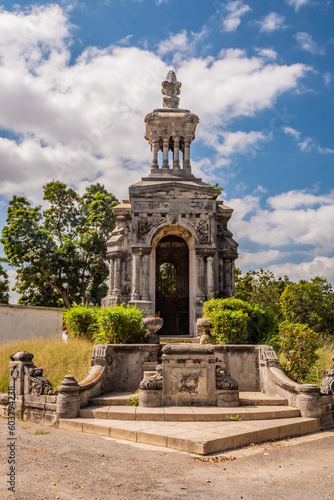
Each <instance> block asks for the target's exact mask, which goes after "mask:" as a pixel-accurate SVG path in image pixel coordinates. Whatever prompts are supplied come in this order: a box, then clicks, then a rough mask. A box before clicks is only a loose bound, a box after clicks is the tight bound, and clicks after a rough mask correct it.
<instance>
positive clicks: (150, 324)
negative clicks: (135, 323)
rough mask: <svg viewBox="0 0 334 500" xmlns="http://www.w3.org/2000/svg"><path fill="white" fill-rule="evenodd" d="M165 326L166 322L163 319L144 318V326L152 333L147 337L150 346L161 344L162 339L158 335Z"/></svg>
mask: <svg viewBox="0 0 334 500" xmlns="http://www.w3.org/2000/svg"><path fill="white" fill-rule="evenodd" d="M163 324H164V320H163V319H162V318H153V317H148V318H143V325H144V327H145V328H147V329H148V331H149V332H150V333H149V334H148V337H147V341H148V343H149V344H159V342H160V339H159V336H158V335H157V331H158V330H160V328H161V327H162V325H163Z"/></svg>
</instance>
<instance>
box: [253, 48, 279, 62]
mask: <svg viewBox="0 0 334 500" xmlns="http://www.w3.org/2000/svg"><path fill="white" fill-rule="evenodd" d="M256 51H257V53H258V55H259V56H261V57H265V58H266V59H272V60H273V61H274V60H275V59H277V52H275V50H274V49H264V48H263V49H260V48H258V49H256Z"/></svg>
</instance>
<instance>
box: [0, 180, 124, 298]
mask: <svg viewBox="0 0 334 500" xmlns="http://www.w3.org/2000/svg"><path fill="white" fill-rule="evenodd" d="M44 200H45V201H47V202H48V203H49V208H47V209H45V210H44V211H42V209H41V207H40V206H37V207H32V206H31V204H30V203H29V201H28V200H27V199H26V198H24V197H19V196H14V197H13V199H12V201H11V202H10V203H9V207H8V212H7V222H6V225H5V226H4V228H3V231H2V238H1V241H2V243H3V245H4V249H5V253H6V256H7V260H8V262H9V263H10V265H11V266H14V267H16V268H18V272H17V282H16V289H17V291H18V292H19V293H21V294H22V297H21V299H20V300H19V302H21V303H24V304H34V305H53V306H63V305H65V307H69V306H70V305H71V304H72V303H76V304H86V303H87V301H88V300H89V299H90V301H91V302H94V300H93V299H92V294H91V291H93V290H95V291H96V290H98V289H99V288H101V287H104V282H105V280H106V278H107V275H108V267H107V265H106V242H107V240H108V239H109V237H110V235H111V232H112V230H113V229H114V226H115V223H114V218H113V213H112V208H113V207H114V206H115V205H117V204H118V201H117V199H116V198H115V197H114V195H113V194H111V193H109V192H108V191H107V190H106V189H105V187H104V186H102V185H101V184H93V185H91V186H89V187H87V188H86V192H85V194H84V195H83V196H79V194H77V193H76V192H75V191H74V190H73V189H71V188H69V187H68V186H67V185H66V184H64V183H61V182H59V181H53V182H49V183H48V184H46V185H45V186H44ZM104 289H105V288H104Z"/></svg>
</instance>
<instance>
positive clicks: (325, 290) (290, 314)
mask: <svg viewBox="0 0 334 500" xmlns="http://www.w3.org/2000/svg"><path fill="white" fill-rule="evenodd" d="M281 306H282V311H283V315H284V318H285V319H286V320H287V321H290V322H292V323H304V324H307V325H309V326H310V327H311V328H312V329H313V330H315V331H316V332H318V333H321V334H323V335H333V334H334V310H333V306H334V292H333V290H332V286H331V284H330V283H328V281H327V280H326V279H325V278H321V277H318V276H317V277H316V278H314V279H312V280H311V282H310V283H309V282H307V281H305V280H301V281H299V283H292V284H290V285H289V286H287V287H286V289H285V290H284V292H283V293H282V296H281Z"/></svg>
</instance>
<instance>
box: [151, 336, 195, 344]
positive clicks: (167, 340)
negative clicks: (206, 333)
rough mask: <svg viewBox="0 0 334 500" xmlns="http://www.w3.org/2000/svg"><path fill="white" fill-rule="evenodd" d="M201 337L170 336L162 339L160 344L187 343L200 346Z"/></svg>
mask: <svg viewBox="0 0 334 500" xmlns="http://www.w3.org/2000/svg"><path fill="white" fill-rule="evenodd" d="M199 341H200V337H179V336H177V335H175V337H173V336H169V337H160V344H180V343H181V344H182V343H184V342H185V343H187V344H189V343H190V344H199Z"/></svg>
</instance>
